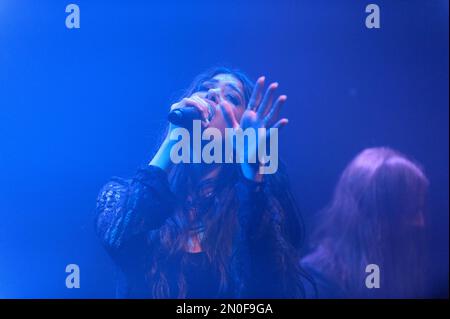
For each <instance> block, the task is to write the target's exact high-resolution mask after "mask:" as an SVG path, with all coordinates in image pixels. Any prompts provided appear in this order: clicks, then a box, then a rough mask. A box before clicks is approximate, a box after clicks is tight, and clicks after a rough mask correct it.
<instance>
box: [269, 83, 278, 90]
mask: <svg viewBox="0 0 450 319" xmlns="http://www.w3.org/2000/svg"><path fill="white" fill-rule="evenodd" d="M277 87H278V82H275V83H272V84H271V85H270V88H271V89H276V88H277Z"/></svg>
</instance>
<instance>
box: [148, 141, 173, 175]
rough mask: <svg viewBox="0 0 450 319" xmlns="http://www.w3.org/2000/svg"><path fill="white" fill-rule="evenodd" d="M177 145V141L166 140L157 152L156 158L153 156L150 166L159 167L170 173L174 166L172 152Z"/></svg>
mask: <svg viewBox="0 0 450 319" xmlns="http://www.w3.org/2000/svg"><path fill="white" fill-rule="evenodd" d="M175 143H176V141H174V140H170V139H169V138H166V139H165V140H164V142H163V143H162V144H161V146H160V148H159V149H158V151H157V152H156V154H155V156H153V158H152V159H151V161H150V162H149V165H152V166H156V167H159V168H160V169H162V170H163V171H165V172H166V173H168V172H169V171H170V169H171V168H172V166H173V165H174V164H173V162H172V160H171V158H170V152H171V150H172V147H173V145H174V144H175Z"/></svg>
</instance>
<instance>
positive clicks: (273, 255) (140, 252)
mask: <svg viewBox="0 0 450 319" xmlns="http://www.w3.org/2000/svg"><path fill="white" fill-rule="evenodd" d="M264 84H265V78H264V77H260V78H259V79H258V80H257V81H256V84H255V85H253V84H252V82H251V81H249V79H248V78H247V76H245V75H244V74H243V73H242V72H240V71H236V70H230V69H227V68H214V69H211V70H209V71H207V72H205V73H204V74H201V75H200V76H198V77H197V78H196V79H195V80H194V81H193V83H192V85H191V86H190V88H189V89H188V90H187V91H186V93H185V95H184V96H183V98H182V99H181V100H180V102H178V103H175V104H174V105H173V106H172V108H171V110H172V111H173V110H174V109H183V108H191V110H192V108H195V109H196V110H197V112H198V115H199V117H200V118H201V120H202V127H203V128H207V127H210V128H216V129H218V130H219V131H220V132H222V133H223V132H224V131H225V129H226V128H241V129H243V130H245V129H247V128H254V129H258V128H268V129H270V128H281V127H283V126H285V125H286V124H287V119H285V118H282V119H280V117H279V114H280V110H281V108H282V106H283V104H284V103H285V101H286V96H284V95H281V96H279V97H277V96H276V89H277V87H278V83H272V84H270V85H269V86H268V88H267V89H266V90H265V89H264V87H265V85H264ZM188 113H190V114H192V112H191V111H189V112H188ZM193 118H195V116H193V117H192V116H191V117H190V120H192V119H193ZM179 123H181V122H179ZM187 126H188V125H186V127H187ZM177 127H178V126H176V125H174V124H172V123H170V124H169V125H168V129H167V132H165V135H164V136H166V138H165V139H164V141H163V142H162V144H161V145H160V146H159V148H158V149H157V151H156V154H155V155H154V156H153V158H152V159H151V160H150V162H149V164H148V165H144V167H142V168H140V169H139V170H138V171H137V173H136V175H135V176H134V177H133V178H131V179H122V178H114V179H112V180H111V181H109V182H108V183H107V184H106V185H105V186H104V187H103V188H102V190H101V191H100V194H99V196H98V200H97V218H96V230H97V233H98V235H99V237H100V239H101V241H102V243H103V245H104V246H105V248H106V250H107V251H108V252H109V254H110V255H111V257H112V258H113V260H114V262H115V263H116V265H117V266H118V268H119V278H118V290H117V291H118V297H120V298H301V297H305V296H307V295H308V290H309V289H308V287H311V286H310V283H309V279H308V278H309V277H308V276H307V274H306V273H305V272H304V271H303V270H302V269H301V267H300V263H299V249H300V245H301V243H302V237H303V235H304V231H303V228H302V225H303V224H302V219H301V216H300V213H299V210H298V208H297V205H296V202H295V200H294V198H293V196H292V194H291V190H290V186H289V183H288V179H287V176H286V170H285V168H284V167H283V165H280V167H279V169H278V171H277V172H276V173H275V174H271V175H263V174H260V173H259V166H260V165H261V164H260V163H259V162H257V163H250V162H248V161H244V162H243V163H233V164H226V165H225V164H221V163H209V164H208V163H204V162H202V163H179V164H174V163H173V162H172V161H171V159H170V151H171V148H172V146H173V145H174V143H176V142H175V141H173V140H171V139H169V138H168V136H170V133H171V132H172V131H173V130H174V129H176V128H177ZM222 136H224V134H222ZM257 144H258V143H256V144H255V143H247V144H246V146H245V147H246V148H247V149H246V150H245V151H246V152H248V153H252V152H253V153H256V152H257V148H258V145H257ZM280 164H281V163H280Z"/></svg>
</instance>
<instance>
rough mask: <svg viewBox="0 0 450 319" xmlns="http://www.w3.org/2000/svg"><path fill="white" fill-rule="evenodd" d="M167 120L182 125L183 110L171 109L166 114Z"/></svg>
mask: <svg viewBox="0 0 450 319" xmlns="http://www.w3.org/2000/svg"><path fill="white" fill-rule="evenodd" d="M167 120H168V121H169V122H170V123H172V124H174V125H177V126H183V112H181V111H180V110H179V109H177V110H173V111H171V112H170V113H169V115H168V116H167Z"/></svg>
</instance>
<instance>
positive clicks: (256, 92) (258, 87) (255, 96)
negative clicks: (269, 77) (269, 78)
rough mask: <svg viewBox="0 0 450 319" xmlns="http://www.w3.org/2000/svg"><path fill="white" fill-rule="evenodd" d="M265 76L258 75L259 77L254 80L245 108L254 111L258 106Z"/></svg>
mask: <svg viewBox="0 0 450 319" xmlns="http://www.w3.org/2000/svg"><path fill="white" fill-rule="evenodd" d="M265 80H266V78H265V77H264V76H261V77H259V79H258V80H257V81H256V84H255V87H254V89H253V92H252V96H251V97H250V100H249V102H248V106H247V109H248V110H253V111H256V108H257V107H258V105H259V103H260V101H261V96H262V92H263V88H264V81H265Z"/></svg>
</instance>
